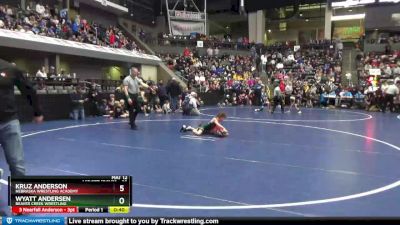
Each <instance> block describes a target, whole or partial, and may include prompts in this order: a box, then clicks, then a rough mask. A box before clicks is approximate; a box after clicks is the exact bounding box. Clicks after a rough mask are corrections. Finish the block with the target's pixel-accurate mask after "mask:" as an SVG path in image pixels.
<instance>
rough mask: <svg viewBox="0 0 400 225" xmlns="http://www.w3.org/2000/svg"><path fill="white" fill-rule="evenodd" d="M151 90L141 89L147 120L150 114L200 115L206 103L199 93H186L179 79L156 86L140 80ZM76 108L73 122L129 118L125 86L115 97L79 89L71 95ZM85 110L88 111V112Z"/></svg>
mask: <svg viewBox="0 0 400 225" xmlns="http://www.w3.org/2000/svg"><path fill="white" fill-rule="evenodd" d="M139 79H140V80H142V82H144V83H145V84H146V85H147V86H148V88H141V89H140V90H139V96H138V98H137V101H138V103H139V105H140V107H139V111H140V112H142V113H144V115H145V116H148V115H149V114H150V113H156V114H169V113H175V112H180V113H183V114H184V115H199V114H200V112H199V108H200V107H201V105H203V104H204V103H203V102H202V100H201V98H199V97H198V96H197V93H196V92H193V91H189V90H188V89H186V90H185V89H183V88H182V87H181V85H180V84H179V83H178V82H177V80H176V79H171V80H170V81H169V82H168V83H167V84H164V81H163V80H159V81H158V83H155V82H153V81H151V80H148V81H145V80H143V79H142V78H141V77H139ZM70 97H71V101H72V104H73V107H72V112H71V114H70V116H71V118H73V119H75V120H78V119H85V114H86V115H90V116H95V117H96V116H103V117H108V118H110V119H118V118H127V117H129V112H128V108H129V107H128V102H127V98H126V96H125V95H124V84H122V85H121V86H119V87H117V88H116V90H115V92H114V93H110V94H109V93H102V90H101V89H100V85H98V84H95V83H88V84H87V85H80V86H78V87H77V88H76V92H74V93H71V94H70ZM85 109H86V110H87V111H86V112H85Z"/></svg>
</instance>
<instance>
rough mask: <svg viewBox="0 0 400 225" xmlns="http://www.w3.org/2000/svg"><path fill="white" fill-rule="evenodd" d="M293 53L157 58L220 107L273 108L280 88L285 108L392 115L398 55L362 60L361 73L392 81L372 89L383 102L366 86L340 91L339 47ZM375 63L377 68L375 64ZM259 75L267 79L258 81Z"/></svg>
mask: <svg viewBox="0 0 400 225" xmlns="http://www.w3.org/2000/svg"><path fill="white" fill-rule="evenodd" d="M293 47H294V46H291V45H285V44H277V45H273V46H268V47H264V46H262V47H257V46H253V47H252V48H251V49H250V54H249V55H219V54H215V50H210V49H211V48H209V49H207V55H205V56H200V55H199V54H198V53H197V52H196V51H195V50H194V51H190V50H189V49H188V48H185V50H184V52H183V54H181V55H177V54H175V55H174V54H163V55H160V56H161V58H163V60H164V62H165V63H166V64H167V65H168V67H169V68H170V69H171V70H173V71H175V73H176V74H177V75H178V76H181V77H183V78H184V79H185V80H187V83H188V87H189V89H193V90H196V91H198V92H200V93H202V92H216V93H218V95H219V96H220V103H219V104H220V105H268V106H273V105H275V104H276V103H277V102H275V101H274V92H275V89H276V87H279V89H280V92H281V93H282V96H283V97H282V101H283V103H284V105H287V106H289V105H290V106H293V105H294V104H293V103H296V106H299V107H314V106H321V107H351V108H355V107H356V108H365V109H366V110H371V111H383V112H385V111H386V108H387V107H386V105H390V110H391V111H394V110H396V107H395V105H396V104H395V103H397V102H398V101H400V99H398V98H399V97H398V94H396V93H397V92H398V91H396V87H397V86H396V85H399V83H398V71H399V70H400V69H399V65H398V62H399V60H398V58H397V53H394V54H393V55H390V56H387V57H381V56H380V57H378V56H375V55H373V54H372V55H369V56H367V57H366V58H365V59H363V60H362V61H363V62H366V67H368V66H367V65H371V64H372V65H373V66H374V67H376V68H381V69H382V71H383V72H384V73H387V74H391V75H392V76H391V77H390V78H392V80H387V82H384V83H383V84H382V85H383V87H375V88H374V91H376V90H378V92H379V91H381V92H382V98H380V97H377V98H374V99H372V98H373V96H371V94H370V92H371V86H372V84H371V82H369V83H363V84H361V85H352V86H350V87H346V88H342V86H341V76H342V71H341V61H342V49H343V46H342V45H341V44H340V43H338V42H330V41H324V40H323V41H313V42H310V43H309V44H307V45H302V46H298V47H297V48H298V49H296V50H295V49H294V48H293ZM378 59H379V60H378ZM380 60H382V63H377V61H379V62H380ZM388 67H390V68H388ZM262 74H263V75H264V77H266V79H262V78H261V77H262V76H261V75H262ZM382 85H381V86H382ZM375 86H376V85H375ZM389 86H390V87H391V88H390V89H387V87H389ZM392 95H393V98H392V97H390V96H392ZM385 96H389V97H388V98H385ZM278 103H280V102H278Z"/></svg>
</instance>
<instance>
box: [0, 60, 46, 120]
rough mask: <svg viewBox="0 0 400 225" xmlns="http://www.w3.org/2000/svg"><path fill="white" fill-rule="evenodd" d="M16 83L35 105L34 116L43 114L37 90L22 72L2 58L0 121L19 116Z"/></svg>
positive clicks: (0, 72)
mask: <svg viewBox="0 0 400 225" xmlns="http://www.w3.org/2000/svg"><path fill="white" fill-rule="evenodd" d="M14 85H15V86H17V87H18V89H19V90H20V91H21V94H22V95H23V96H25V97H26V98H27V100H28V103H29V104H30V105H31V106H32V107H33V111H34V116H41V115H42V111H41V109H40V107H39V103H38V98H37V95H36V90H35V89H34V88H33V86H32V84H31V83H30V82H29V81H28V80H27V79H26V78H25V77H24V76H23V74H22V72H21V71H20V70H18V69H17V68H16V67H15V66H13V65H11V64H10V63H8V62H6V61H4V60H1V59H0V123H4V122H8V121H11V120H14V119H17V118H18V115H17V106H16V101H15V95H14Z"/></svg>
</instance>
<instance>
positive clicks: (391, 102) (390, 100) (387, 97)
mask: <svg viewBox="0 0 400 225" xmlns="http://www.w3.org/2000/svg"><path fill="white" fill-rule="evenodd" d="M388 104H389V109H390V112H394V95H390V94H386V95H385V99H384V102H383V107H382V111H383V112H386V107H387V106H388Z"/></svg>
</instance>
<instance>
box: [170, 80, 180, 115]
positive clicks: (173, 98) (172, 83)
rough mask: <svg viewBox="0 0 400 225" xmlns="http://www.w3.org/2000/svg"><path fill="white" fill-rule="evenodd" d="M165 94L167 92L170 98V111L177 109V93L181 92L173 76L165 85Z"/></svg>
mask: <svg viewBox="0 0 400 225" xmlns="http://www.w3.org/2000/svg"><path fill="white" fill-rule="evenodd" d="M167 94H169V96H170V98H171V101H170V102H171V109H172V112H175V111H176V110H177V109H179V106H178V102H179V95H181V94H182V88H181V86H180V85H179V83H178V81H177V80H176V79H175V78H172V80H171V81H170V82H169V84H168V85H167Z"/></svg>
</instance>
